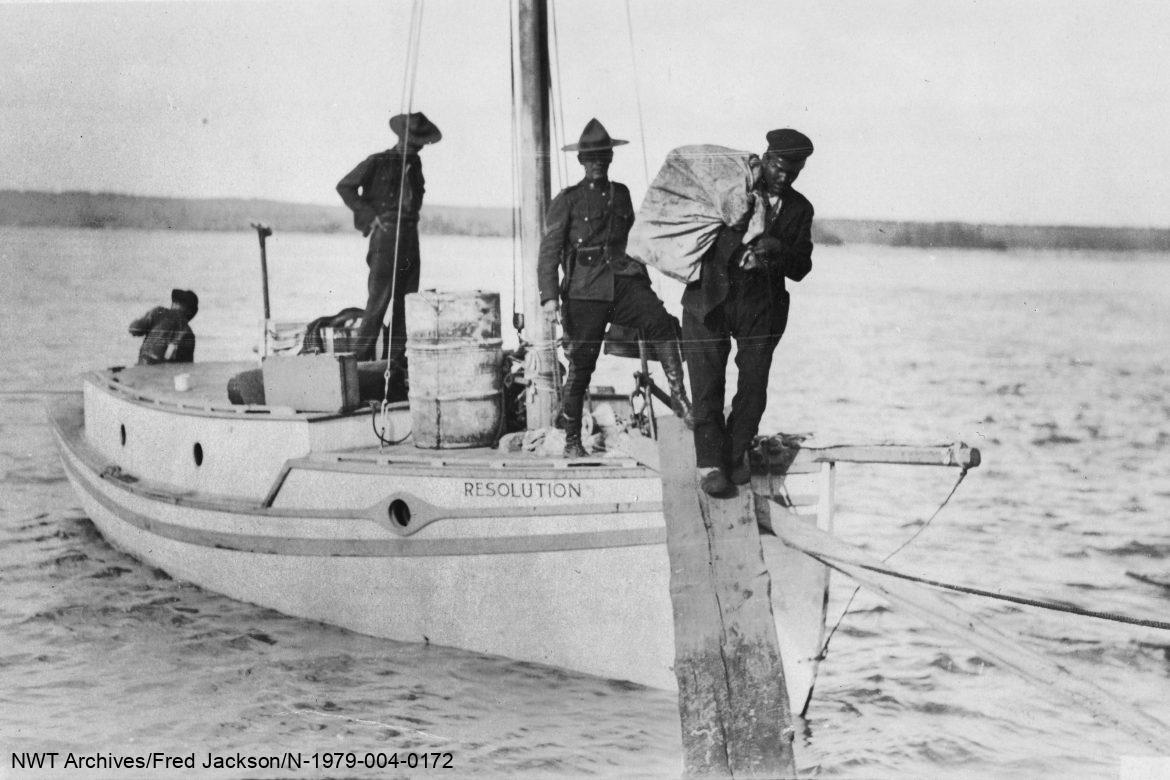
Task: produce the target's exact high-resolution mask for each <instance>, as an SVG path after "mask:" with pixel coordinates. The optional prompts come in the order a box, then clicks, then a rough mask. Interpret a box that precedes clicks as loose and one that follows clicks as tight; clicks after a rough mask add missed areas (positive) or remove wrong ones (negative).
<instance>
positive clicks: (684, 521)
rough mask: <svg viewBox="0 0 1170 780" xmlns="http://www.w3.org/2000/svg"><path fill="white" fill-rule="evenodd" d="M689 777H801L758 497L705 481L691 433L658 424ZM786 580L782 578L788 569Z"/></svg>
mask: <svg viewBox="0 0 1170 780" xmlns="http://www.w3.org/2000/svg"><path fill="white" fill-rule="evenodd" d="M658 437H659V438H658V445H659V452H660V462H661V466H662V493H663V514H664V515H665V517H666V539H667V541H666V546H667V551H668V553H669V556H670V567H671V579H670V595H671V601H672V603H673V605H674V627H675V631H674V634H675V668H674V669H675V675H676V676H677V678H678V684H679V698H678V702H679V705H678V706H679V716H680V719H681V723H682V738H683V761H684V771H685V774H686V776H688V777H696V778H698V777H733V778H756V777H761V778H762V777H769V778H774V777H792V776H794V775H795V773H796V770H795V762H794V760H793V753H792V737H793V728H792V715H791V713H790V711H789V705H788V694H787V690H786V688H785V684H784V669H783V666H782V664H781V660H780V647H779V642H778V641H777V638H776V623H775V619H774V617H773V615H772V605H771V595H770V594H771V587H772V583H771V578H770V576H769V573H768V569H767V567H766V565H765V563H764V557H763V552H762V548H761V544H760V535H759V531H758V529H757V527H756V512H755V506H754V498H753V496H752V493H751V491H750V490H749V489H747V488H746V487H745V488H743V489H741V490H740V491H739V495H737V496H735V497H734V498H730V499H712V498H710V497H708V496H707V495H706V494H704V493H703V492H702V491H701V490H700V489H699V487H698V481H697V477H696V467H695V449H694V443H693V441H692V436H691V433H690V432H689V431H687V430H686V428H685V427H684V426H683V424H682V422H681V421H679V420H678V419H677V418H674V417H666V418H663V419H662V421H661V423H660V426H659V430H658ZM781 576H782V575H781Z"/></svg>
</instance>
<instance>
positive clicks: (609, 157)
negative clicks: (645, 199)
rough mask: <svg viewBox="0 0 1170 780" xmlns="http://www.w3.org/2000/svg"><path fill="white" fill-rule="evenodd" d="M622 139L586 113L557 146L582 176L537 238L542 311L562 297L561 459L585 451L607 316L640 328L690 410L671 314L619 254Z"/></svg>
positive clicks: (676, 397) (627, 206)
mask: <svg viewBox="0 0 1170 780" xmlns="http://www.w3.org/2000/svg"><path fill="white" fill-rule="evenodd" d="M624 143H626V141H622V140H618V139H614V138H610V136H609V133H608V132H606V130H605V127H603V126H602V124H601V123H600V122H598V121H597V120H596V119H591V120H589V123H588V124H587V125H586V126H585V130H584V131H583V132H582V133H581V138H580V141H579V142H578V143H575V144H569V145H568V146H565V147H564V150H565V151H567V152H571V151H576V152H577V160H578V162H580V163H581V165H582V167H584V169H585V178H584V179H582V180H581V181H580V182H579V183H577V184H574V185H573V186H571V187H567V188H565V189H564V190H562V191H561V192H560V194H558V195H557V196H556V198H554V199H553V202H552V205H551V206H550V207H549V211H548V219H547V227H546V228H545V232H544V237H543V238H542V239H541V242H540V260H539V266H538V274H537V275H538V279H539V284H540V300H541V304H542V305H543V306H544V310H545V313H546V314H547V315H548V316H556V313H557V307H558V299H561V302H560V304H559V305H560V314H561V325H562V327H563V328H564V333H565V352H566V355H567V357H568V360H569V372H568V376H566V378H565V387H564V398H563V399H562V405H561V419H560V423H561V426H562V427H563V428H564V430H565V457H567V458H580V457H584V456H585V455H586V452H585V449H584V448H583V447H582V446H581V414H582V409H583V407H584V403H585V391H586V390H587V389H588V387H589V379H590V378H591V377H592V376H593V369H594V367H595V366H596V365H597V355H598V353H599V352H600V351H601V342H602V338H603V337H604V335H605V328H606V325H608V324H609V323H610V322H614V323H617V324H618V325H623V326H626V327H629V328H634V329H638V330H641V332H642V337H643V338H644V339H646V341H647V342H648V343H650V344H652V345H653V346H654V349H655V352H656V354H657V356H658V359H659V360H660V361H661V362H662V370H663V372H664V373H665V374H666V381H667V384H668V385H669V387H670V395H671V406H672V408H673V409H674V412H675V414H677V415H678V416H679V417H682V418H684V419H687V420H689V417H690V401H689V400H688V399H687V392H686V384H685V381H684V379H683V367H682V356H681V353H680V351H679V345H678V320H676V319H675V318H674V317H672V316H671V315H670V314H668V313H667V311H666V309H665V308H663V306H662V301H661V300H659V299H658V296H657V295H655V294H654V290H653V289H651V287H650V276H649V274H648V273H647V272H646V267H645V266H643V265H642V264H641V263H639V262H637V261H635V260H632V259H630V258H629V257H627V256H626V239H627V237H628V236H629V233H630V227H631V226H632V225H633V224H634V207H633V204H632V203H631V202H630V191H629V190H628V189H627V188H626V186H625V185H624V184H619V183H618V182H615V181H610V179H609V165H610V163H611V162H612V161H613V148H614V147H615V146H620V145H621V144H624ZM558 269H560V271H561V279H560V281H559V283H558Z"/></svg>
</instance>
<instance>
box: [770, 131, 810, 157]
mask: <svg viewBox="0 0 1170 780" xmlns="http://www.w3.org/2000/svg"><path fill="white" fill-rule="evenodd" d="M766 137H767V139H768V152H770V153H772V154H778V155H780V156H781V157H787V158H789V159H793V160H803V159H804V158H806V157H808V156H809V155H810V154H812V153H813V144H812V141H810V140H809V137H808V136H807V135H805V134H804V133H802V132H800V131H799V130H793V129H792V128H790V127H785V128H782V129H780V130H773V131H772V132H770V133H768V134H767V136H766Z"/></svg>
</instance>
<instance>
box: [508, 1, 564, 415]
mask: <svg viewBox="0 0 1170 780" xmlns="http://www.w3.org/2000/svg"><path fill="white" fill-rule="evenodd" d="M518 7H519V24H518V35H517V49H518V55H519V68H518V72H517V73H516V79H517V81H518V82H519V83H518V84H517V89H516V91H515V92H516V100H517V101H518V105H517V106H516V113H517V120H516V121H517V125H518V129H519V147H520V165H519V168H520V203H519V206H520V261H521V264H522V266H523V274H522V279H523V280H524V305H523V312H524V320H525V330H526V331H527V334H528V340H529V341H530V342H532V345H533V346H532V348H531V349H532V350H534V351H535V352H536V355H535V358H536V359H535V360H534V361H531V362H529V364H528V365H529V366H533V365H535V366H537V367H538V368H537V372H536V375H535V376H530V377H529V380H530V381H531V382H532V383H533V384H534V386H535V388H536V392H533V393H529V394H528V402H527V407H528V408H527V412H528V429H529V430H536V429H539V428H547V427H549V426H551V425H552V422H553V420H552V417H553V411H554V409H555V407H556V403H557V398H556V390H555V388H556V386H557V385H556V375H555V373H554V372H555V371H557V370H558V365H557V357H556V344H555V339H556V324H555V323H554V322H552V321H551V320H548V319H546V318H545V317H544V315H543V312H542V311H541V307H540V287H539V284H538V281H537V273H536V265H537V259H538V257H539V255H540V238H541V235H542V234H543V233H544V215H545V213H546V212H547V211H548V205H549V200H550V197H551V185H552V172H551V156H550V146H551V144H550V142H549V138H550V127H549V124H550V123H549V93H550V83H551V76H550V69H549V56H548V3H547V0H519V6H518Z"/></svg>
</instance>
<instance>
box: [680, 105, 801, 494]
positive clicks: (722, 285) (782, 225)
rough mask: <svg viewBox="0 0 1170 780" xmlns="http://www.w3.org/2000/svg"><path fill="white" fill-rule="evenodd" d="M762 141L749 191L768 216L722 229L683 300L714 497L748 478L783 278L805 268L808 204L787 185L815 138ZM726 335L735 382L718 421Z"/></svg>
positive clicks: (781, 310) (777, 331) (784, 315)
mask: <svg viewBox="0 0 1170 780" xmlns="http://www.w3.org/2000/svg"><path fill="white" fill-rule="evenodd" d="M767 140H768V148H767V150H766V151H765V152H764V154H763V155H762V157H761V171H760V174H761V175H760V179H759V182H758V183H757V184H756V186H755V191H754V192H755V197H756V199H757V200H756V204H757V206H760V207H762V208H763V209H764V212H765V213H764V224H763V226H762V228H763V233H762V235H758V236H757V237H755V238H752V237H751V232H749V231H750V230H751V228H750V226H749V221H748V220H749V217H750V214H745V216H744V218H743V220H741V221H740V222H739V223H738V224H736V225H727V226H723V227H721V228H720V229H719V232H718V235H717V237H716V238H715V241H714V243H713V244H712V245H711V247H710V249H708V250H707V251H706V253H705V254H704V255H703V258H702V262H701V265H700V268H699V276H698V279H697V280H695V281H692V282H691V283H690V284H688V285H687V287H686V290H685V291H684V292H683V298H682V304H683V322H682V333H683V341H684V342H685V343H686V345H687V349H686V358H687V368H688V370H689V372H690V376H691V391H692V392H693V393H694V396H695V408H694V415H695V427H694V431H695V453H696V459H697V462H698V466H699V470H700V472H701V480H700V485H701V486H702V488H703V490H704V491H706V492H707V493H708V494H710V495H714V496H723V495H727V494H730V493H731V492H732V491H733V490H734V487H733V485H737V484H740V485H741V484H745V483H747V482H748V481H749V480H750V478H751V471H750V468H749V465H748V462H747V451H748V448H749V447H751V444H752V440H753V439H754V438H755V436H756V433H757V432H758V430H759V425H760V419H761V418H762V417H763V415H764V408H765V406H766V404H767V400H768V373H769V371H770V370H771V367H772V354H773V352H775V350H776V346H777V345H778V344H779V343H780V337H781V336H782V335H783V334H784V328H785V326H786V325H787V323H788V305H789V294H788V291H787V290H786V289H785V282H784V280H785V279H786V278H787V279H791V280H792V281H794V282H799V281H800V280H801V279H803V278H804V277H805V275H807V274H808V272H809V271H810V270H812V250H813V243H812V220H813V207H812V204H811V203H809V201H808V199H807V198H805V197H804V196H803V195H801V194H800V193H799V192H797V191H796V190H794V189H792V183H793V182H794V181H796V177H797V176H798V175H799V174H800V171H801V170H802V169H803V168H804V163H805V160H806V159H807V158H808V156H809V155H811V154H812V152H813V145H812V141H810V140H809V139H808V137H807V136H806V135H804V134H803V133H800V132H797V131H796V130H792V129H788V128H785V129H782V130H773V131H772V132H770V133H768V134H767ZM732 337H735V343H736V356H735V365H736V367H737V368H738V369H739V385H738V387H737V388H736V393H735V397H734V398H733V399H732V401H731V414H730V415H729V416H728V417H727V419H726V420H724V417H723V403H724V394H725V381H726V380H725V372H726V369H727V358H728V356H729V354H730V351H731V338H732Z"/></svg>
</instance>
